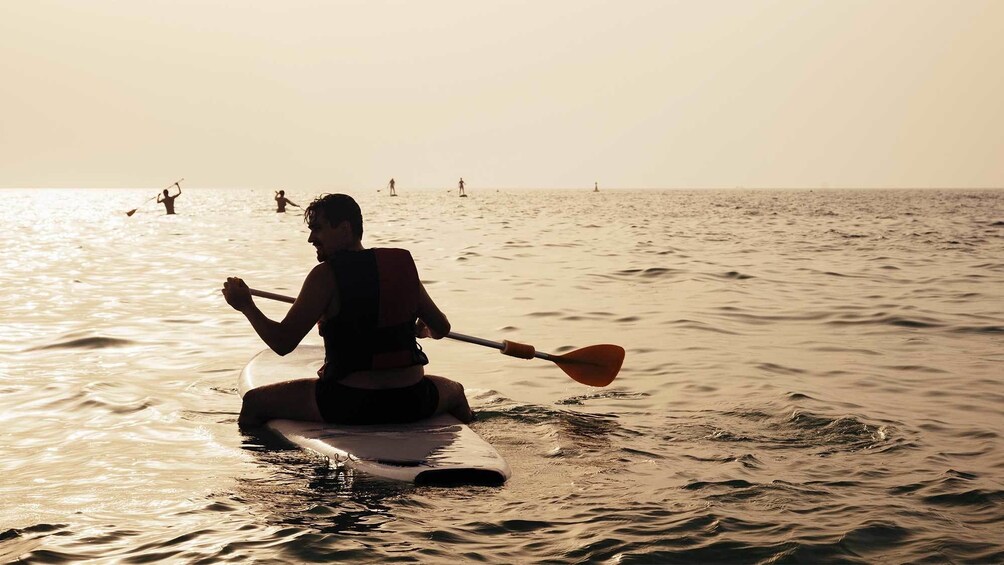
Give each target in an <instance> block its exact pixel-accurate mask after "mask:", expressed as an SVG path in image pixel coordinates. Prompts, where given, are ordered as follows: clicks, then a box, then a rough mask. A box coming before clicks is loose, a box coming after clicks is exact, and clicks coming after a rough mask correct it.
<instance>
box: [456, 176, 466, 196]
mask: <svg viewBox="0 0 1004 565" xmlns="http://www.w3.org/2000/svg"><path fill="white" fill-rule="evenodd" d="M457 187H458V188H460V196H467V194H465V193H464V177H460V182H459V183H458V184H457Z"/></svg>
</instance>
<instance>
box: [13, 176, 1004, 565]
mask: <svg viewBox="0 0 1004 565" xmlns="http://www.w3.org/2000/svg"><path fill="white" fill-rule="evenodd" d="M287 192H288V195H289V197H290V198H292V199H293V200H294V201H295V202H297V203H300V204H306V203H307V202H308V201H309V200H310V199H311V198H312V197H313V196H314V194H307V193H297V191H296V190H289V191H287ZM400 193H401V196H399V197H398V198H388V197H387V196H386V193H377V192H375V191H365V192H364V191H359V192H358V193H356V194H354V196H356V197H357V199H358V200H359V201H360V204H361V205H362V207H363V211H364V214H365V217H366V236H365V238H364V244H366V245H368V246H401V247H407V248H409V249H411V250H412V252H413V253H414V255H415V257H416V259H417V261H418V265H419V269H420V273H421V276H422V278H423V280H424V281H425V282H426V285H427V287H428V288H429V291H430V293H432V295H433V296H434V298H435V299H436V300H437V302H438V303H439V304H440V305H441V306H442V307H443V309H444V310H445V311H446V312H447V314H448V315H449V317H450V318H451V321H452V322H453V326H454V329H455V330H456V331H460V332H463V333H468V334H473V335H479V336H483V337H486V338H489V339H511V340H516V341H523V342H527V343H532V344H534V345H535V346H536V347H537V348H538V349H539V350H542V351H550V352H563V351H567V350H569V349H573V348H577V347H582V346H586V345H591V344H594V343H606V342H610V343H616V344H620V345H622V346H624V347H625V348H626V349H627V352H628V353H627V360H626V362H625V365H624V368H623V370H622V371H621V373H620V375H619V376H618V378H617V380H615V381H614V383H613V384H612V385H610V386H609V387H606V388H602V389H597V388H589V387H585V386H582V385H579V384H577V383H575V382H574V381H572V380H571V379H569V378H568V377H566V376H565V375H564V373H562V372H561V371H560V370H559V369H557V368H556V367H555V366H554V365H553V364H551V363H548V362H546V361H540V360H536V361H522V360H518V359H512V358H508V357H504V356H501V355H498V354H497V352H494V351H492V350H489V349H484V348H480V347H476V346H472V345H467V344H462V343H459V342H451V341H449V340H443V341H440V342H435V343H426V344H425V349H426V351H427V352H428V353H429V356H430V358H431V359H432V364H431V367H430V371H434V372H435V373H437V374H442V375H446V376H450V377H453V378H456V379H458V380H461V381H462V382H463V383H464V384H465V385H466V386H467V388H468V392H469V395H470V397H471V400H472V404H473V405H474V407H475V409H476V410H477V412H478V417H479V420H478V421H477V422H476V423H475V424H474V426H473V427H474V429H475V430H476V431H477V432H478V433H480V434H481V435H482V436H483V437H485V438H486V439H487V440H489V441H490V442H492V443H493V444H494V445H495V446H496V447H497V448H498V450H499V451H500V452H501V453H502V454H503V455H504V456H505V457H506V458H507V459H508V461H509V463H510V464H511V466H512V468H513V471H514V476H513V478H512V479H511V480H510V481H509V483H507V484H506V485H505V486H503V487H500V488H489V487H473V488H432V487H414V486H410V485H401V484H395V483H389V482H384V481H380V480H376V479H372V478H369V477H366V476H361V475H358V474H353V473H347V472H344V471H342V470H339V469H337V468H332V467H330V466H328V465H327V464H326V462H325V461H324V460H322V459H319V458H318V457H316V456H314V455H312V454H310V453H309V452H305V451H302V450H299V449H295V448H289V447H286V446H284V445H282V444H280V443H277V442H276V441H275V440H274V439H271V438H268V437H262V436H254V435H244V434H242V433H241V432H240V431H239V430H238V429H237V426H236V414H237V411H238V409H239V398H238V395H237V393H236V379H237V374H238V372H239V371H240V369H241V367H242V366H243V365H244V364H245V362H247V360H248V359H249V358H250V357H251V356H252V355H254V354H255V353H256V352H257V351H258V350H260V349H261V348H262V347H263V345H262V344H261V342H260V341H259V340H258V338H257V336H256V335H255V334H254V332H253V331H252V330H251V328H250V326H249V325H248V324H247V323H246V321H245V320H244V318H243V317H242V316H241V315H240V314H238V313H237V312H234V311H233V310H231V309H230V308H229V307H228V306H227V305H226V303H225V302H224V301H223V299H222V298H221V296H220V293H219V288H220V286H221V284H222V282H223V280H224V278H225V277H227V276H231V275H238V276H242V277H244V278H245V279H246V280H247V281H248V282H249V284H251V285H252V286H255V287H258V288H262V289H267V290H273V291H277V292H283V293H287V294H295V293H296V291H297V290H298V288H299V284H300V282H301V281H302V278H303V276H304V275H305V274H306V273H307V271H308V270H309V269H310V268H311V266H312V265H313V264H314V253H313V250H312V248H311V247H310V246H309V245H307V244H306V229H305V227H304V225H303V222H302V220H301V218H300V217H299V216H298V215H296V214H295V213H294V214H286V215H281V214H276V213H275V212H274V208H273V204H272V202H271V196H272V192H271V191H270V190H197V189H185V192H184V194H183V195H182V196H181V197H180V198H179V199H178V201H177V208H178V212H179V215H177V216H174V217H168V216H165V215H163V210H162V209H158V208H157V207H156V205H155V204H153V203H149V204H146V205H145V206H143V207H141V208H140V209H139V211H138V212H137V213H136V214H135V215H134V216H132V217H128V216H126V214H125V212H126V211H127V210H129V209H131V208H133V207H135V206H137V205H139V204H140V203H141V202H142V201H143V200H144V199H145V198H147V197H149V196H151V195H152V194H154V191H150V190H145V191H144V190H3V191H0V196H2V197H3V198H4V201H5V203H6V205H5V206H4V207H2V208H0V226H2V231H0V244H2V246H3V249H4V254H3V255H2V257H0V288H2V289H3V292H2V293H0V562H10V561H19V560H20V561H23V562H60V561H66V560H91V561H93V562H109V563H112V562H115V563H118V562H125V563H128V562H149V561H158V560H166V561H177V562H193V563H198V562H228V561H229V562H246V561H248V560H255V561H259V562H277V563H278V562H283V563H285V562H315V561H329V562H330V561H360V562H380V561H390V560H394V561H412V562H423V563H426V562H432V563H443V562H458V561H464V562H466V561H485V562H493V563H503V562H504V563H527V562H555V563H579V562H600V563H603V562H617V563H652V562H658V563H689V562H742V563H784V562H851V563H854V562H858V563H875V562H931V563H942V562H1002V561H1004V535H1002V534H1001V532H1004V449H1002V448H1004V439H1002V434H1004V416H1002V406H1004V369H1002V368H1004V191H982V192H980V191H836V190H834V191H819V190H816V191H809V190H804V191H769V190H762V191H741V190H735V191H613V190H611V191H605V192H600V193H592V192H588V191H585V192H573V191H505V190H503V191H494V190H492V191H478V190H470V191H469V193H470V197H469V198H466V199H459V198H456V194H455V193H453V194H451V193H447V192H446V191H435V192H434V191H425V192H410V191H405V190H402V191H400ZM294 210H295V209H294ZM259 303H260V304H261V305H262V307H263V309H265V310H266V312H267V313H269V314H271V315H273V316H275V317H279V316H282V314H283V313H284V311H285V306H284V305H281V304H275V303H267V302H263V301H259ZM307 342H309V343H320V340H319V338H318V337H317V336H316V335H311V336H308V338H307Z"/></svg>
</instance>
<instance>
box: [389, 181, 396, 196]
mask: <svg viewBox="0 0 1004 565" xmlns="http://www.w3.org/2000/svg"><path fill="white" fill-rule="evenodd" d="M387 186H388V187H390V195H391V196H397V191H395V190H394V179H393V178H392V179H390V182H389V183H387Z"/></svg>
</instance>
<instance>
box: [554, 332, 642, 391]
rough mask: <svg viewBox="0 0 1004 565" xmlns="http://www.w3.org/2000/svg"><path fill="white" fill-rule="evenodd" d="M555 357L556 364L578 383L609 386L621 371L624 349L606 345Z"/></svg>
mask: <svg viewBox="0 0 1004 565" xmlns="http://www.w3.org/2000/svg"><path fill="white" fill-rule="evenodd" d="M553 357H554V359H553V361H554V363H555V364H556V365H558V366H559V367H561V370H562V371H564V372H565V373H566V374H567V375H568V376H569V377H572V378H573V379H575V380H576V381H578V382H580V383H582V384H584V385H589V386H607V385H608V384H610V383H611V382H613V380H614V377H616V376H617V373H618V372H619V371H620V370H621V365H622V364H623V363H624V348H623V347H621V346H619V345H611V344H608V343H605V344H602V345H590V346H589V347H583V348H582V349H576V350H575V351H569V352H568V353H566V354H564V355H554V356H553Z"/></svg>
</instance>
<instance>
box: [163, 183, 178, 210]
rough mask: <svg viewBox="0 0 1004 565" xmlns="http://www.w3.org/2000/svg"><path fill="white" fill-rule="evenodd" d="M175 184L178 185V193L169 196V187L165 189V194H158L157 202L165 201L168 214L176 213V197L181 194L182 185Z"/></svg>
mask: <svg viewBox="0 0 1004 565" xmlns="http://www.w3.org/2000/svg"><path fill="white" fill-rule="evenodd" d="M174 186H176V187H178V194H175V195H174V196H169V195H168V194H167V189H166V188H165V189H164V194H158V195H157V203H161V202H163V203H164V208H165V209H166V210H167V213H168V214H174V199H175V198H177V197H179V196H181V185H180V184H178V183H174Z"/></svg>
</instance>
